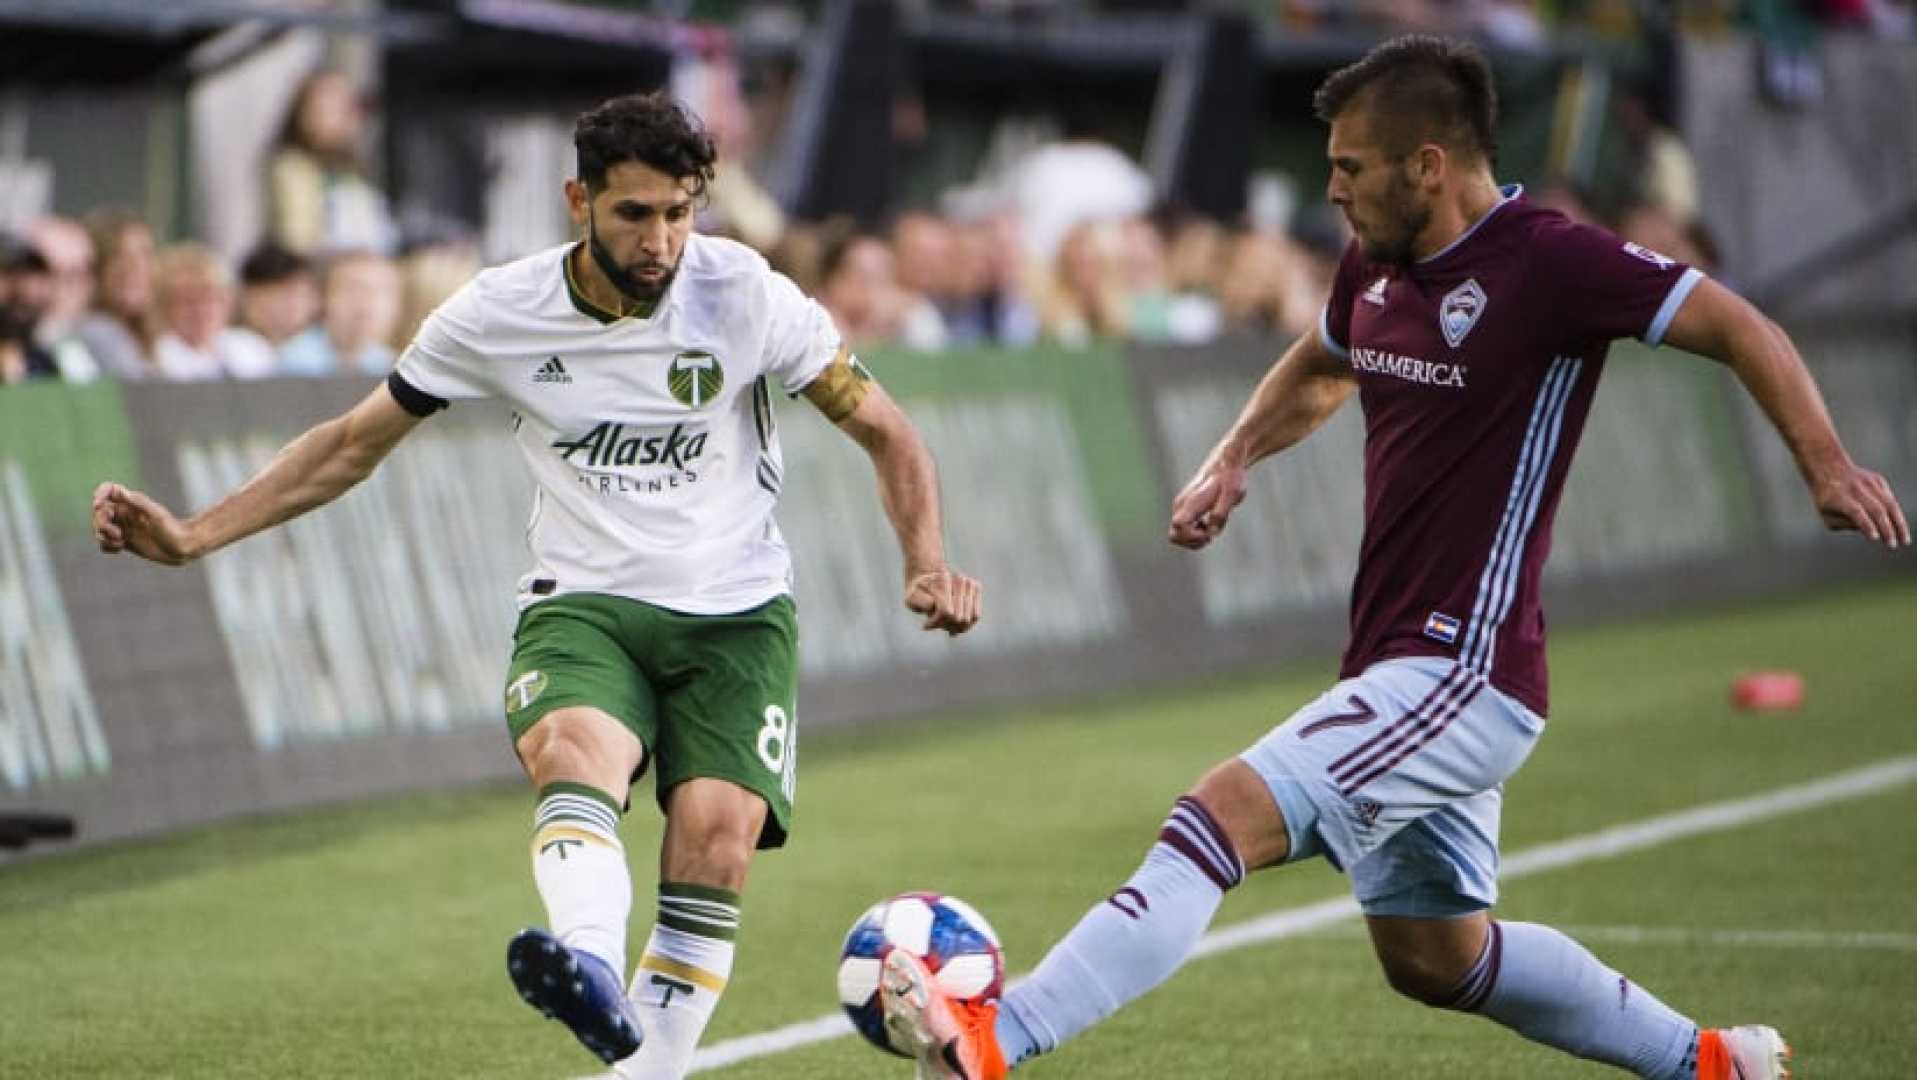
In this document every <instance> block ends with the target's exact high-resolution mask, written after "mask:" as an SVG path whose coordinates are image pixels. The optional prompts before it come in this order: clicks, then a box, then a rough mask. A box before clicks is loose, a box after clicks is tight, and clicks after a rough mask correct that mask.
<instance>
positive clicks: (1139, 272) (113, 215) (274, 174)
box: [0, 72, 1716, 383]
mask: <svg viewBox="0 0 1917 1080" xmlns="http://www.w3.org/2000/svg"><path fill="white" fill-rule="evenodd" d="M712 115H713V118H714V119H713V126H714V130H715V135H716V136H718V137H719V138H720V140H721V148H722V153H723V152H724V151H725V149H727V144H728V142H731V141H735V138H736V133H735V132H733V131H732V130H731V129H730V128H729V126H728V124H729V121H728V120H726V119H725V117H726V115H727V111H726V110H725V109H723V108H717V109H714V110H713V111H712ZM362 122H363V105H362V103H361V101H360V98H359V95H358V93H357V91H356V89H355V88H354V87H353V85H352V83H351V82H350V81H349V80H347V79H346V78H345V77H344V76H342V75H339V74H337V73H332V72H322V73H320V74H317V75H315V76H313V77H312V78H311V79H309V80H308V81H307V82H306V84H305V86H304V87H303V89H302V91H301V92H300V94H299V95H298V96H297V97H296V99H295V104H294V106H293V108H292V110H291V114H290V116H289V119H288V122H287V125H286V128H285V132H284V134H283V135H282V137H281V139H280V140H279V143H278V145H277V147H276V149H275V150H274V152H273V154H272V155H271V159H270V161H269V162H268V163H267V167H266V168H265V170H264V172H263V177H262V183H263V184H265V185H266V186H267V188H268V194H269V197H268V199H267V205H268V207H269V225H268V227H267V228H266V235H265V236H264V237H263V238H262V240H261V241H260V243H259V244H258V245H257V246H256V247H255V248H253V249H252V250H251V251H250V252H248V253H247V254H245V255H244V257H243V258H241V259H239V260H237V264H236V265H229V263H228V261H227V260H226V259H224V258H222V257H221V256H220V255H219V254H218V253H216V252H215V251H213V250H211V249H210V248H208V247H206V246H203V245H201V244H198V243H194V242H190V241H187V242H179V243H171V244H165V245H161V244H158V243H157V242H156V238H155V235H154V232H153V230H152V229H150V228H149V227H148V225H147V224H146V223H145V222H143V221H142V220H141V219H140V218H139V217H138V216H137V215H135V214H133V213H131V212H129V211H126V210H120V209H112V208H107V209H101V210H97V211H95V212H93V213H90V214H88V215H86V216H85V218H84V219H83V220H71V219H66V218H60V217H44V218H41V219H39V220H36V221H32V222H29V223H27V224H26V225H25V226H24V227H23V228H20V229H18V230H16V231H14V232H11V233H6V234H0V383H12V382H18V381H21V380H23V379H27V378H58V379H63V380H66V381H70V382H84V381H88V380H91V379H96V378H111V379H117V380H124V381H142V380H163V381H202V380H217V379H259V378H269V377H282V376H328V375H339V374H349V375H350V374H359V375H374V376H376V375H378V374H380V373H382V372H384V371H386V370H388V369H389V368H390V367H391V365H392V363H393V360H394V357H395V356H396V354H397V351H398V350H400V349H402V348H404V346H405V343H406V342H407V341H408V340H409V339H410V337H411V335H412V333H413V332H414V330H415V329H416V328H417V326H418V325H419V323H420V322H421V321H422V320H423V319H424V318H425V316H426V315H427V314H428V313H430V312H431V310H432V309H433V308H434V307H435V306H437V305H438V304H439V303H440V302H441V301H443V300H444V299H445V298H446V297H447V296H450V295H451V294H452V292H453V291H455V290H456V289H457V288H458V287H459V286H460V285H461V284H462V283H463V282H464V281H465V280H466V279H467V278H469V277H470V276H471V275H472V274H473V273H474V272H475V271H476V270H477V269H478V267H479V258H478V254H477V248H476V247H475V245H473V244H472V243H470V242H450V243H449V242H445V241H443V240H437V241H435V242H433V243H430V244H407V243H405V242H404V241H403V240H402V238H401V237H400V236H399V234H398V230H396V229H395V228H394V226H393V223H392V217H391V215H390V213H389V210H388V207H387V199H386V196H385V195H384V194H383V193H382V191H381V189H380V188H379V186H378V185H377V184H375V183H374V182H373V181H372V180H371V179H370V172H369V170H367V169H366V168H365V167H364V165H363V164H362V158H361V157H360V152H359V148H360V146H361V145H362V144H363V142H364V139H365V132H364V131H363V129H362ZM1617 122H1618V123H1619V125H1620V127H1621V129H1622V130H1623V131H1624V133H1625V135H1626V137H1627V139H1628V141H1629V142H1630V144H1631V149H1632V152H1633V154H1634V157H1635V166H1634V168H1633V169H1632V170H1631V175H1632V176H1634V177H1636V178H1637V188H1636V190H1634V191H1633V192H1631V193H1630V194H1629V197H1628V198H1627V199H1625V200H1624V201H1623V203H1622V205H1621V206H1616V207H1612V208H1610V209H1609V211H1608V212H1601V211H1600V210H1596V209H1593V205H1592V204H1593V199H1592V198H1591V197H1590V195H1589V193H1586V192H1583V191H1580V190H1579V189H1578V188H1577V186H1576V185H1575V184H1572V183H1570V182H1566V181H1559V182H1547V183H1545V184H1543V185H1541V186H1539V187H1537V188H1534V189H1533V190H1532V191H1531V195H1532V197H1533V198H1535V199H1540V200H1543V201H1546V202H1549V203H1550V204H1551V205H1553V206H1555V207H1557V208H1559V209H1561V210H1563V211H1565V212H1566V213H1568V214H1571V215H1572V216H1574V217H1578V218H1580V219H1583V220H1587V221H1598V222H1600V223H1603V224H1607V225H1610V226H1611V227H1613V228H1615V229H1617V230H1618V231H1619V232H1621V233H1622V234H1624V235H1625V236H1626V237H1627V238H1628V239H1632V240H1635V241H1637V242H1639V243H1642V244H1644V245H1645V246H1647V247H1650V248H1653V249H1655V250H1659V251H1663V252H1665V253H1667V254H1670V255H1672V256H1674V257H1677V258H1680V259H1683V260H1685V261H1687V262H1691V263H1693V264H1696V265H1700V266H1704V267H1706V268H1710V267H1713V266H1714V264H1715V263H1716V257H1715V256H1716V253H1715V250H1714V245H1713V244H1712V243H1711V240H1710V238H1709V236H1708V234H1707V233H1706V232H1705V230H1704V229H1703V227H1702V225H1701V224H1700V223H1699V221H1698V219H1697V209H1698V196H1697V181H1696V176H1695V169H1694V167H1693V166H1692V164H1691V161H1690V157H1689V154H1688V152H1687V151H1686V150H1685V149H1684V146H1683V144H1682V142H1681V140H1679V139H1678V138H1677V137H1676V135H1675V134H1674V133H1672V132H1671V131H1669V130H1668V129H1666V128H1662V127H1660V126H1659V125H1657V124H1656V123H1655V122H1654V121H1653V120H1652V119H1651V118H1650V115H1649V112H1648V110H1646V109H1645V108H1643V107H1642V105H1641V103H1638V102H1636V101H1635V100H1634V99H1625V100H1623V102H1622V103H1621V104H1620V105H1619V111H1618V114H1617ZM739 156H743V154H739V155H735V157H734V158H732V159H727V158H725V157H722V162H729V163H728V164H727V165H726V167H725V168H723V169H722V172H721V176H720V178H719V181H718V182H716V183H715V184H714V186H713V188H712V191H711V192H710V199H709V204H708V205H707V206H706V207H705V209H704V212H703V216H702V219H701V228H702V230H704V231H708V232H715V233H719V234H722V235H729V236H732V237H734V238H737V239H740V240H742V241H744V242H747V243H749V244H751V245H753V246H754V247H756V248H758V249H759V250H761V251H763V252H764V253H765V254H766V255H767V257H768V258H769V259H770V260H771V261H772V263H773V264H774V266H776V267H777V268H778V269H780V270H782V271H783V272H785V273H786V274H787V275H789V276H790V277H792V278H793V279H794V280H795V281H796V282H798V284H799V285H800V286H801V288H803V289H804V290H805V291H806V292H808V293H809V294H811V295H813V296H815V297H817V298H818V300H819V301H820V302H821V303H822V304H823V305H824V306H825V307H826V308H827V309H828V310H829V311H830V312H831V314H832V316H833V318H834V319H835V320H836V321H837V324H838V326H839V328H840V329H841V331H842V332H843V333H844V334H845V335H846V337H847V339H848V341H849V342H850V343H851V344H852V345H853V346H854V347H855V348H858V349H864V350H871V349H877V348H893V349H901V350H909V351H925V352H931V351H943V350H955V349H967V348H977V347H1010V348H1022V347H1027V346H1032V345H1036V344H1041V343H1049V344H1053V345H1057V346H1062V347H1067V348H1077V347H1084V346H1087V345H1091V344H1094V343H1101V342H1141V343H1162V344H1184V345H1191V344H1203V343H1206V342H1210V341H1214V340H1217V339H1219V338H1221V337H1228V336H1254V337H1264V338H1277V339H1280V340H1283V339H1289V338H1291V337H1295V336H1297V335H1299V334H1303V333H1306V332H1309V331H1310V329H1311V328H1312V327H1313V326H1314V325H1315V324H1316V320H1317V318H1318V315H1319V312H1320V310H1321V309H1322V307H1323V305H1324V302H1325V297H1326V295H1327V294H1328V292H1329V289H1330V283H1331V278H1332V275H1333V273H1334V271H1335V268H1336V265H1337V260H1338V258H1339V256H1340V254H1341V253H1342V251H1343V249H1344V247H1345V245H1346V243H1347V242H1348V233H1347V231H1346V228H1345V225H1344V222H1343V220H1342V217H1341V216H1340V215H1339V214H1338V213H1336V212H1335V211H1334V210H1333V209H1332V208H1331V207H1330V206H1328V205H1327V204H1325V202H1324V201H1323V199H1322V197H1321V195H1320V194H1319V193H1318V192H1317V191H1315V190H1309V189H1304V188H1302V187H1301V186H1300V185H1297V184H1294V183H1292V182H1291V181H1288V180H1286V179H1284V178H1283V177H1279V176H1274V175H1267V176H1265V177H1264V178H1263V180H1262V182H1261V186H1262V189H1263V194H1262V195H1259V194H1254V197H1253V199H1252V200H1251V203H1252V205H1251V207H1250V209H1249V211H1248V212H1247V214H1246V215H1245V217H1244V219H1243V220H1241V221H1236V222H1222V221H1218V220H1213V219H1209V218H1206V217H1202V216H1198V215H1194V214H1191V213H1187V212H1180V211H1178V210H1177V209H1175V208H1167V207H1164V206H1161V205H1157V204H1156V203H1155V201H1154V195H1153V190H1152V185H1151V182H1150V180H1149V178H1148V177H1147V176H1146V174H1145V173H1144V171H1143V170H1142V169H1141V168H1140V167H1139V166H1138V165H1137V164H1136V163H1135V162H1133V161H1131V160H1129V159H1128V158H1127V157H1126V156H1125V155H1124V154H1122V153H1120V152H1119V151H1118V150H1116V149H1115V148H1113V147H1111V146H1109V145H1105V144H1102V143H1099V142H1097V141H1095V140H1088V139H1076V138H1071V139H1067V138H1057V139H1054V140H1051V141H1049V142H1047V143H1043V144H1035V145H1033V146H1030V147H1028V148H1026V149H1025V150H1024V151H1022V152H1020V153H1019V154H1017V155H1016V160H1013V161H1011V162H1009V163H1008V164H1007V166H1006V167H1004V168H1001V169H998V170H996V171H995V172H994V174H993V175H992V176H991V177H990V178H989V181H977V182H974V183H972V184H970V185H967V186H964V187H961V188H955V189H951V190H948V191H947V192H946V193H945V195H944V196H943V197H942V198H940V199H939V200H937V202H938V205H937V206H936V207H932V208H912V209H907V210H905V211H903V212H901V213H898V214H897V215H896V216H895V217H894V218H893V219H892V220H890V221H889V222H887V223H885V224H884V225H883V226H880V227H873V226H867V225H862V224H861V223H858V222H854V221H850V220H832V221H825V222H800V221H791V220H788V219H786V218H785V216H784V215H783V214H782V213H781V211H780V210H779V208H778V207H777V205H776V203H774V202H773V201H772V200H770V199H769V197H767V196H766V194H765V193H764V192H763V191H762V190H760V189H759V188H758V187H757V185H756V184H755V183H754V182H753V181H752V179H751V177H750V175H749V173H748V172H747V171H746V170H745V169H743V168H741V167H739V166H738V165H737V158H738V157H739ZM1267 196H1269V197H1267ZM557 197H558V196H557V193H556V192H555V195H554V198H557Z"/></svg>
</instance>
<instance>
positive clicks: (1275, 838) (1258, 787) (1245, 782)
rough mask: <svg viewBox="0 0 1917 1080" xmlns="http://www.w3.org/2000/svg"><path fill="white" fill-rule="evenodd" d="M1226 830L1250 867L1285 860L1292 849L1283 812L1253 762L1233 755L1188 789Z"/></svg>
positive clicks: (1269, 864)
mask: <svg viewBox="0 0 1917 1080" xmlns="http://www.w3.org/2000/svg"><path fill="white" fill-rule="evenodd" d="M1187 794H1188V795H1189V796H1190V797H1191V798H1193V799H1195V800H1197V801H1198V803H1199V804H1200V805H1202V806H1204V808H1205V809H1206V811H1208V812H1209V813H1210V814H1211V816H1212V818H1213V820H1215V821H1217V822H1218V827H1219V828H1220V829H1223V830H1224V833H1225V835H1226V837H1228V838H1229V839H1230V840H1231V842H1232V846H1233V847H1234V848H1236V849H1237V853H1238V858H1239V860H1240V861H1241V862H1243V863H1244V864H1245V869H1247V870H1257V869H1259V868H1261V867H1265V866H1272V865H1274V864H1276V863H1280V862H1283V861H1284V859H1285V856H1286V855H1287V854H1289V853H1290V851H1291V838H1290V835H1289V834H1288V833H1287V832H1286V828H1285V819H1284V815H1283V814H1282V813H1281V812H1280V811H1279V809H1278V804H1277V803H1276V802H1275V801H1273V799H1272V797H1271V790H1270V789H1269V788H1267V787H1266V786H1265V782H1264V780H1263V779H1261V778H1260V777H1259V775H1258V773H1257V772H1256V771H1254V770H1253V769H1252V768H1251V766H1249V765H1247V764H1245V763H1244V762H1243V761H1240V760H1239V759H1237V758H1232V759H1230V760H1228V761H1225V762H1223V763H1221V764H1219V765H1218V766H1216V767H1214V768H1213V769H1212V770H1211V771H1210V772H1208V773H1206V774H1205V775H1204V777H1202V778H1201V779H1200V780H1199V781H1198V783H1196V784H1194V785H1192V789H1191V791H1190V792H1188V793H1187Z"/></svg>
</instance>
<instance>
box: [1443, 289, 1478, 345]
mask: <svg viewBox="0 0 1917 1080" xmlns="http://www.w3.org/2000/svg"><path fill="white" fill-rule="evenodd" d="M1484 304H1485V298H1484V288H1483V287H1482V286H1480V285H1479V284H1478V279H1477V278H1472V279H1471V280H1469V281H1467V282H1465V283H1464V284H1462V285H1460V286H1458V287H1457V288H1455V289H1452V290H1451V291H1450V292H1448V293H1445V294H1444V300H1443V301H1442V302H1440V303H1439V304H1438V329H1440V330H1442V331H1444V339H1445V340H1446V341H1448V342H1450V343H1451V347H1452V348H1454V349H1455V348H1457V347H1458V346H1459V345H1461V344H1463V343H1464V336H1465V335H1466V334H1469V333H1470V332H1471V328H1472V327H1474V326H1476V325H1478V316H1480V315H1483V314H1484Z"/></svg>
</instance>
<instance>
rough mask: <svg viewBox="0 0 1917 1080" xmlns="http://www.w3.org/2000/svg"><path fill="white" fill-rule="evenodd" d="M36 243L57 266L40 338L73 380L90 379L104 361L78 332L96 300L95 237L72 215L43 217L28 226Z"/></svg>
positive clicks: (29, 239) (65, 375)
mask: <svg viewBox="0 0 1917 1080" xmlns="http://www.w3.org/2000/svg"><path fill="white" fill-rule="evenodd" d="M26 238H27V242H28V243H30V244H32V245H33V246H34V248H35V249H36V250H38V251H39V252H40V254H41V255H43V256H45V257H46V260H47V264H48V266H49V267H51V268H52V272H53V295H52V298H51V302H50V303H49V304H48V305H47V313H46V316H45V318H43V319H41V320H40V326H39V329H38V330H37V331H36V338H37V340H38V341H39V342H40V344H42V345H44V346H46V349H47V351H48V352H50V353H52V354H53V359H54V362H55V363H57V364H59V365H60V377H61V378H63V379H65V380H66V381H68V382H91V381H92V380H93V379H94V378H96V377H98V375H99V374H100V365H99V364H98V363H97V362H96V361H95V360H94V359H93V354H92V353H91V352H89V351H87V347H86V343H85V342H82V341H81V340H80V337H79V329H80V320H81V319H83V318H85V317H86V313H87V307H88V305H89V304H91V303H92V300H93V240H92V238H91V237H89V236H88V235H87V230H86V227H85V226H83V225H81V224H80V223H79V222H77V221H74V220H73V219H72V218H64V217H43V218H39V219H37V220H35V221H34V222H33V223H31V224H29V225H28V226H27V231H26Z"/></svg>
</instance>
